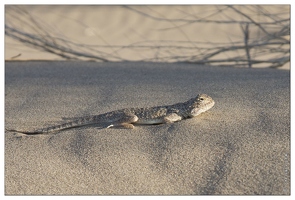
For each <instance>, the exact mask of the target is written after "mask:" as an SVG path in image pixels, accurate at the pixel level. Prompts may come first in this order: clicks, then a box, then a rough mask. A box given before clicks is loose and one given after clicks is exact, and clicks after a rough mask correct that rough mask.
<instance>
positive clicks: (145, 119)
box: [6, 94, 215, 135]
mask: <svg viewBox="0 0 295 200" xmlns="http://www.w3.org/2000/svg"><path fill="white" fill-rule="evenodd" d="M214 104H215V102H214V100H213V99H212V98H211V97H210V96H208V95H206V94H198V95H197V96H196V97H194V98H191V99H189V100H188V101H186V102H182V103H176V104H173V105H166V106H156V107H147V108H125V109H121V110H115V111H111V112H107V113H104V114H100V115H93V116H87V117H80V118H78V119H76V120H74V121H71V122H67V123H63V124H60V125H55V126H50V127H47V128H42V129H37V130H35V131H20V130H13V129H6V130H7V131H13V132H18V133H23V134H28V135H33V134H45V133H51V132H58V131H62V130H65V129H70V128H75V127H81V126H86V125H93V124H101V123H106V124H108V126H107V127H106V128H111V127H124V128H127V129H133V128H134V125H136V124H142V125H144V124H146V125H152V124H165V123H174V122H177V121H180V120H183V119H187V118H193V117H196V116H197V115H199V114H201V113H203V112H205V111H207V110H209V109H210V108H212V107H213V106H214Z"/></svg>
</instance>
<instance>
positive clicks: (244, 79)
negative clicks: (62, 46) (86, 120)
mask: <svg viewBox="0 0 295 200" xmlns="http://www.w3.org/2000/svg"><path fill="white" fill-rule="evenodd" d="M5 65H6V66H5V81H6V82H5V126H6V128H14V129H21V130H32V129H34V128H40V127H43V126H47V125H53V124H57V123H60V122H62V121H63V119H62V118H73V117H79V116H85V115H92V114H99V113H104V112H107V111H111V110H115V109H121V108H125V107H145V106H156V105H165V104H172V103H177V102H182V101H186V100H188V99H189V98H192V97H194V96H196V95H197V94H198V93H206V94H208V95H210V96H211V97H212V98H213V99H214V100H215V101H216V105H215V106H214V107H213V108H212V109H211V110H209V111H208V112H206V113H203V114H201V115H200V116H199V117H197V118H194V119H188V120H184V121H180V122H178V123H174V124H165V125H155V126H137V127H136V128H135V129H133V130H126V129H97V128H96V127H93V126H92V127H85V128H75V129H70V130H66V131H63V132H60V133H58V134H48V135H36V136H27V135H22V134H19V133H12V132H5V194H6V195H41V194H46V195H53V194H55V195H78V194H84V195H98V194H103V195H123V194H124V195H125V194H126V195H131V194H132V195H134V194H140V195H154V194H157V195H161V194H166V195H168V194H169V195H175V194H178V195H179V194H182V195H189V194H194V195H201V194H215V195H220V194H222V195H226V194H231V195H238V194H244V195H245V194H247V195H253V194H263V195H289V194H290V72H289V71H283V70H273V69H242V68H241V69H238V68H226V67H224V68H218V67H208V66H207V67H206V66H198V65H193V64H185V63H177V64H165V63H143V62H137V63H94V62H6V64H5Z"/></svg>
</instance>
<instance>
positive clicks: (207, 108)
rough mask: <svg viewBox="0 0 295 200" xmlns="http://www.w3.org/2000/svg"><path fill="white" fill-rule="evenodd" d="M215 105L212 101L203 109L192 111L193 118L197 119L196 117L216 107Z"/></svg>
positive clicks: (203, 106) (202, 107)
mask: <svg viewBox="0 0 295 200" xmlns="http://www.w3.org/2000/svg"><path fill="white" fill-rule="evenodd" d="M214 104H215V102H214V101H212V102H210V103H208V104H205V105H202V106H201V108H194V109H192V111H191V115H192V116H193V117H195V116H197V115H199V114H201V113H203V112H206V111H207V110H209V109H210V108H212V107H213V106H214Z"/></svg>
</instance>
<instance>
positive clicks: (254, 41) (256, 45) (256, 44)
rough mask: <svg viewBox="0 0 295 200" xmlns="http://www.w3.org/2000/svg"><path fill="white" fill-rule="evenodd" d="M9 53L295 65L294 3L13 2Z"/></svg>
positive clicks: (8, 10) (9, 56)
mask: <svg viewBox="0 0 295 200" xmlns="http://www.w3.org/2000/svg"><path fill="white" fill-rule="evenodd" d="M5 59H6V60H85V61H97V62H120V61H145V62H189V63H196V64H203V65H216V66H234V67H248V68H251V67H254V68H255V67H270V68H279V69H290V6H289V5H224V6H223V5H216V6H215V5H208V6H207V5H206V6H205V5H193V6H167V5H166V6H150V5H144V6H131V5H128V6H100V5H87V6H82V5H77V6H70V5H64V6H63V5H56V6H47V5H38V6H32V5H30V6H18V5H6V6H5Z"/></svg>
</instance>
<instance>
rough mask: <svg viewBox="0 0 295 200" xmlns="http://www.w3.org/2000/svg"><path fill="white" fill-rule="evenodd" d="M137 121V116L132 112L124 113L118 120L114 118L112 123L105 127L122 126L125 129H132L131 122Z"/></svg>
mask: <svg viewBox="0 0 295 200" xmlns="http://www.w3.org/2000/svg"><path fill="white" fill-rule="evenodd" d="M136 121H138V117H137V116H136V115H133V114H130V115H129V114H128V115H124V116H123V117H122V118H120V119H119V120H116V121H114V122H113V124H110V125H109V126H107V128H111V127H124V128H127V129H133V128H134V125H133V124H132V123H134V122H136Z"/></svg>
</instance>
